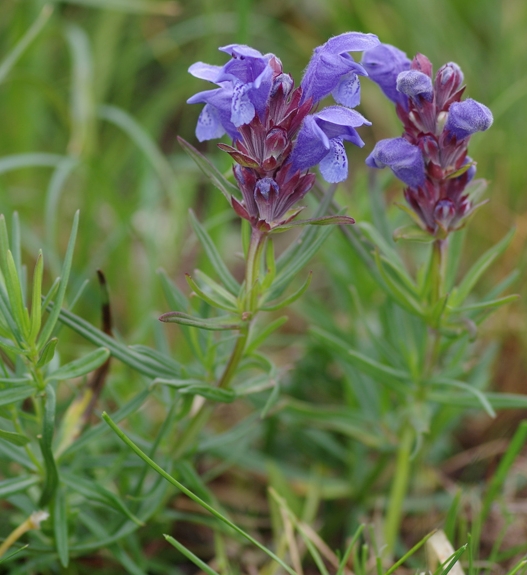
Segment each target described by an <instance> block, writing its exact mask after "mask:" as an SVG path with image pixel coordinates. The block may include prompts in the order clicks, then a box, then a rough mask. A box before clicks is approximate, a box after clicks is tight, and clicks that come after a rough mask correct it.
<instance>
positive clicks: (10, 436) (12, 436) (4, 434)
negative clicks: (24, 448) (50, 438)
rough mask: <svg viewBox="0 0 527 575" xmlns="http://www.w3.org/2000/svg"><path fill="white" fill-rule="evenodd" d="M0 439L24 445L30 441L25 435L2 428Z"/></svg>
mask: <svg viewBox="0 0 527 575" xmlns="http://www.w3.org/2000/svg"><path fill="white" fill-rule="evenodd" d="M0 439H3V440H4V441H8V442H9V443H12V444H13V445H26V444H27V443H29V441H30V439H29V437H27V436H26V435H22V434H20V433H14V432H13V431H4V430H3V429H0Z"/></svg>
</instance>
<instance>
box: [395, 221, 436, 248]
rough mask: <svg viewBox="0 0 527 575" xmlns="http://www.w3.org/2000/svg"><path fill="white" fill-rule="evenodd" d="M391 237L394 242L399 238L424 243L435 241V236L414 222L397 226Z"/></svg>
mask: <svg viewBox="0 0 527 575" xmlns="http://www.w3.org/2000/svg"><path fill="white" fill-rule="evenodd" d="M393 239H394V241H396V242H397V241H399V240H407V241H410V242H420V243H426V244H428V243H430V242H433V241H435V238H434V236H433V235H432V234H431V233H429V232H427V231H426V230H423V228H421V227H419V226H417V225H414V224H410V225H408V226H402V227H400V228H397V229H396V230H395V231H394V232H393Z"/></svg>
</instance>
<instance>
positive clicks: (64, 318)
mask: <svg viewBox="0 0 527 575" xmlns="http://www.w3.org/2000/svg"><path fill="white" fill-rule="evenodd" d="M52 305H53V309H54V307H55V304H52ZM59 320H60V321H61V322H62V323H64V324H65V325H67V326H68V327H70V328H71V329H73V330H74V331H76V332H77V333H78V334H79V335H81V336H82V337H84V338H85V339H87V340H88V341H91V342H92V343H93V344H95V345H99V346H101V347H105V348H107V349H109V350H110V353H111V354H112V356H113V357H115V358H117V359H118V360H120V361H122V362H123V363H125V364H126V365H128V366H130V367H131V368H132V369H135V370H136V371H138V372H139V373H142V374H143V375H146V376H147V377H151V378H152V379H154V378H155V377H159V376H161V377H162V376H163V375H166V368H165V367H164V366H162V367H161V366H160V368H159V369H154V368H153V367H152V363H153V360H151V361H150V362H149V364H148V365H147V364H146V363H145V362H144V360H143V358H141V356H140V354H137V353H134V352H133V351H132V350H130V349H129V348H128V347H126V346H125V345H123V344H122V343H119V342H117V341H116V340H115V339H114V338H113V337H110V336H109V335H106V334H105V333H104V332H102V331H101V330H99V329H97V328H96V327H94V326H93V325H91V324H90V323H89V322H87V321H86V320H84V319H82V318H81V317H79V316H77V315H75V314H74V313H72V312H70V311H67V310H60V313H59Z"/></svg>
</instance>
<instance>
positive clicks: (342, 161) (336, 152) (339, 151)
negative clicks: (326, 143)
mask: <svg viewBox="0 0 527 575" xmlns="http://www.w3.org/2000/svg"><path fill="white" fill-rule="evenodd" d="M330 144H331V149H330V150H329V152H328V153H327V154H326V156H325V157H324V158H323V159H322V160H321V162H320V164H319V168H320V173H321V174H322V176H323V178H324V179H325V180H326V182H329V183H330V184H336V183H338V182H342V181H344V180H345V179H346V178H347V177H348V157H347V156H346V150H345V149H344V144H343V142H342V140H341V139H340V138H334V139H332V140H330Z"/></svg>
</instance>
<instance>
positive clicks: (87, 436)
mask: <svg viewBox="0 0 527 575" xmlns="http://www.w3.org/2000/svg"><path fill="white" fill-rule="evenodd" d="M149 395H150V389H145V390H143V391H142V392H141V393H139V394H137V395H136V396H134V397H132V399H131V400H130V401H128V402H126V403H125V404H124V405H123V406H122V407H121V408H120V409H119V410H118V411H116V412H115V413H114V414H113V417H114V420H115V421H116V422H118V423H120V422H121V421H123V420H124V419H126V418H127V417H128V416H129V415H131V414H132V413H135V412H136V411H137V410H138V409H140V408H141V406H142V405H143V404H144V402H145V400H146V399H147V398H148V396H149ZM107 432H108V426H107V425H106V424H104V423H99V424H98V425H95V426H94V427H90V429H88V430H87V431H85V432H84V433H83V434H82V435H81V436H80V437H79V439H77V440H76V441H75V443H73V444H72V445H70V446H69V447H68V448H67V449H66V450H65V451H64V452H63V453H62V454H61V455H60V457H59V459H64V458H65V457H66V456H68V455H72V454H73V453H77V452H78V451H80V450H81V449H85V447H86V446H87V445H88V444H89V443H90V442H92V441H93V442H95V443H96V442H97V440H98V438H99V437H101V436H103V435H105V434H106V433H107Z"/></svg>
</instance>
